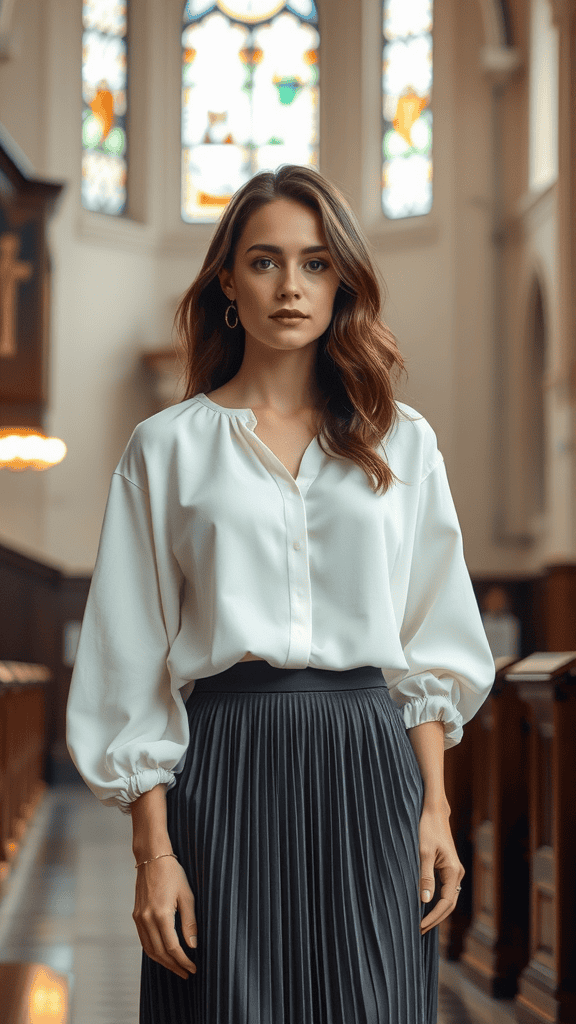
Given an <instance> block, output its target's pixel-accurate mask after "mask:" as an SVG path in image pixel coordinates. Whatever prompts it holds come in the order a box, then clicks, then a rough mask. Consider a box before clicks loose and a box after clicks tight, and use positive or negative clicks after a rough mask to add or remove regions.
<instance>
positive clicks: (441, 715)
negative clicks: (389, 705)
mask: <svg viewBox="0 0 576 1024" xmlns="http://www.w3.org/2000/svg"><path fill="white" fill-rule="evenodd" d="M402 713H403V715H404V724H405V726H406V728H407V729H412V728H413V727H414V726H415V725H422V724H423V723H424V722H443V724H444V750H448V749H449V747H455V746H456V744H457V743H460V741H461V739H462V736H463V735H464V730H463V725H464V720H463V718H462V715H461V714H460V712H459V711H458V709H457V708H456V707H455V706H454V704H452V703H451V702H450V701H448V700H446V698H444V697H439V696H435V697H418V698H414V699H412V700H409V701H407V702H406V704H404V705H403V706H402Z"/></svg>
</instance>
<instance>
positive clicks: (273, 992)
mask: <svg viewBox="0 0 576 1024" xmlns="http://www.w3.org/2000/svg"><path fill="white" fill-rule="evenodd" d="M186 709H187V712H188V717H189V722H190V744H189V748H188V752H187V756H186V761H185V764H184V768H183V770H182V772H181V773H180V774H179V775H178V776H177V783H176V785H175V786H174V787H173V788H172V789H171V790H169V791H168V793H167V798H166V799H167V812H168V832H169V835H170V838H171V841H172V844H173V849H174V852H175V853H176V854H177V855H178V857H179V859H180V863H181V864H182V866H183V867H184V870H185V872H186V874H187V877H188V881H189V883H190V887H191V889H192V892H193V893H194V898H195V909H196V921H197V925H198V946H197V948H196V949H195V950H194V949H191V947H190V946H188V944H187V943H186V942H185V941H184V938H183V935H182V931H181V928H180V919H179V915H178V914H176V930H177V933H178V936H179V940H180V943H181V945H182V948H183V949H184V951H185V952H186V955H187V956H188V957H189V958H190V959H191V960H192V961H193V962H194V963H195V964H196V967H197V972H196V974H190V975H189V977H188V978H187V979H186V980H185V979H183V978H180V977H178V975H177V974H174V972H172V971H170V970H168V968H166V967H163V966H162V965H160V964H158V963H157V962H156V961H154V960H151V959H150V958H149V957H148V956H147V955H146V953H144V952H143V953H142V975H141V993H140V1024H436V1021H437V1006H438V928H437V927H436V928H432V929H430V931H428V932H427V933H426V934H425V935H422V934H421V930H420V921H421V918H422V917H424V915H425V914H426V913H427V912H428V911H429V910H430V909H431V907H432V906H433V905H434V904H435V902H436V900H437V898H438V895H439V893H438V890H439V886H437V887H436V894H435V897H434V899H433V900H432V902H431V903H428V904H426V903H423V902H422V901H421V900H420V891H419V878H420V862H419V861H420V858H419V840H418V834H419V821H420V814H421V809H422V800H423V796H424V784H423V780H422V776H421V773H420V769H419V766H418V762H417V760H416V756H415V754H414V751H413V749H412V745H411V743H410V740H409V738H408V734H407V732H406V727H405V725H404V720H403V717H402V712H401V710H400V708H399V707H398V706H397V705H396V704H395V703H394V702H393V700H392V698H391V696H390V694H389V692H388V689H387V687H386V684H385V682H384V678H383V675H382V672H381V670H380V669H378V668H375V667H373V666H363V667H359V668H353V669H349V670H347V671H344V672H333V671H329V670H327V669H316V668H311V667H308V668H305V669H285V668H275V667H273V666H271V665H269V664H268V663H267V662H263V661H246V662H240V663H239V664H236V665H234V666H233V667H232V668H230V669H228V670H227V671H225V672H221V673H219V674H218V675H215V676H210V677H207V678H205V679H198V680H196V683H195V687H194V690H193V692H192V693H191V694H190V697H189V698H188V701H187V703H186Z"/></svg>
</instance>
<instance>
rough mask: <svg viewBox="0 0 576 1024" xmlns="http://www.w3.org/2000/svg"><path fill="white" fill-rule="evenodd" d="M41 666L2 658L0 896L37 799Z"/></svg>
mask: <svg viewBox="0 0 576 1024" xmlns="http://www.w3.org/2000/svg"><path fill="white" fill-rule="evenodd" d="M51 678H52V673H51V672H50V670H49V669H48V668H46V666H45V665H29V664H27V663H25V662H16V661H0V897H1V895H2V892H3V888H4V885H5V882H6V879H7V877H8V875H9V873H10V869H11V865H12V862H13V861H14V859H15V857H16V856H17V854H18V851H19V849H20V846H21V843H22V838H23V836H24V833H25V831H26V827H27V824H28V822H29V820H30V818H31V817H32V815H33V813H34V811H35V810H36V807H37V805H38V802H39V801H40V800H41V798H42V796H43V794H44V791H45V788H46V782H45V780H44V757H45V750H46V709H45V687H46V684H47V683H48V682H49V681H50V680H51Z"/></svg>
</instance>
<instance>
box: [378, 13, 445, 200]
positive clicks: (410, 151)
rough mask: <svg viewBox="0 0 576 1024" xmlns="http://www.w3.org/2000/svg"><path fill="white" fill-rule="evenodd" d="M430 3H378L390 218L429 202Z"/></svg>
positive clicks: (384, 187) (385, 193) (385, 181)
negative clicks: (379, 8)
mask: <svg viewBox="0 0 576 1024" xmlns="http://www.w3.org/2000/svg"><path fill="white" fill-rule="evenodd" d="M432 6H433V0H384V3H383V4H382V11H383V34H384V41H383V51H382V113H383V133H382V157H383V159H382V209H383V210H384V213H385V214H386V216H387V217H390V218H391V219H398V218H400V217H418V216H421V215H422V214H425V213H429V212H430V210H431V208H432V108H431V100H432Z"/></svg>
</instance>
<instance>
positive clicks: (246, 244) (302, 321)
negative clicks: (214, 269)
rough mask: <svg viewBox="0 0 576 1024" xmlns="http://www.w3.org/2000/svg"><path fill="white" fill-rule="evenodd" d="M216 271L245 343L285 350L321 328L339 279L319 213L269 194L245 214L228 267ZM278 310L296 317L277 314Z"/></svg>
mask: <svg viewBox="0 0 576 1024" xmlns="http://www.w3.org/2000/svg"><path fill="white" fill-rule="evenodd" d="M218 276H219V278H220V284H221V286H222V289H223V291H224V293H225V295H226V296H227V297H228V298H229V299H234V300H235V301H236V308H237V310H238V316H239V318H240V322H241V323H242V326H243V327H244V329H245V331H246V342H247V344H248V343H251V342H253V341H256V342H259V343H260V344H262V345H266V346H268V347H270V348H275V349H279V350H286V351H288V350H294V349H296V348H303V347H304V346H305V345H309V344H310V342H312V341H315V340H316V339H317V338H319V337H320V336H321V335H322V334H323V333H324V331H325V330H326V328H327V327H328V325H329V323H330V320H331V318H332V308H333V305H334V297H335V295H336V291H337V289H338V285H339V284H340V279H339V277H338V274H337V273H336V270H335V269H334V267H333V265H332V260H331V258H330V255H329V253H328V249H327V246H326V238H325V235H324V232H323V230H322V222H321V220H320V217H319V215H318V214H317V213H316V211H315V210H311V209H310V208H309V207H307V206H304V205H303V204H302V203H298V202H295V201H293V200H291V199H275V200H273V201H272V202H270V203H267V204H266V205H265V206H261V207H260V209H258V210H256V212H255V213H253V214H252V216H251V217H249V219H248V220H247V222H246V224H245V226H244V230H243V232H242V234H241V236H240V238H239V240H238V245H237V246H236V253H235V258H234V265H233V267H232V270H231V271H228V270H221V271H220V273H219V275H218ZM282 310H284V311H289V312H298V313H300V314H301V316H298V317H294V316H293V317H291V318H288V317H286V318H282V316H279V315H278V313H279V312H280V311H282Z"/></svg>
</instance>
